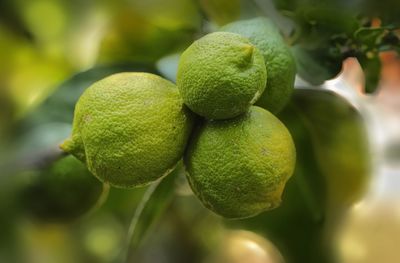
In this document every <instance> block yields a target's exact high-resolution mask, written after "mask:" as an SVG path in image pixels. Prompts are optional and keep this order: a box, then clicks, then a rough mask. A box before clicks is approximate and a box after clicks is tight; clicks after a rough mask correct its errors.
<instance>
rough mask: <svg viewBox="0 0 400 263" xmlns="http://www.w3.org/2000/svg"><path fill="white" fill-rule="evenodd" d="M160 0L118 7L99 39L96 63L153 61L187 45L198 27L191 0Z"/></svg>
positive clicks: (197, 18)
mask: <svg viewBox="0 0 400 263" xmlns="http://www.w3.org/2000/svg"><path fill="white" fill-rule="evenodd" d="M161 2H162V1H160V0H151V1H145V2H143V1H133V3H132V5H131V6H129V7H125V8H124V9H122V10H120V12H119V13H118V15H117V16H115V17H114V19H113V20H112V21H111V23H110V26H109V30H108V31H107V32H106V33H105V35H104V37H103V39H102V41H101V45H100V52H99V63H110V62H111V63H116V62H119V63H121V62H132V61H136V62H137V61H144V62H155V61H156V60H157V59H159V58H161V57H162V56H164V55H166V54H170V53H172V52H176V51H179V50H181V49H183V48H185V47H186V46H188V45H190V43H191V42H192V41H193V39H194V35H195V33H197V32H198V31H199V28H200V19H199V14H198V12H197V9H195V6H194V3H193V2H192V1H188V0H174V1H173V2H171V3H168V4H167V5H166V4H164V3H161ZM185 8H186V9H185Z"/></svg>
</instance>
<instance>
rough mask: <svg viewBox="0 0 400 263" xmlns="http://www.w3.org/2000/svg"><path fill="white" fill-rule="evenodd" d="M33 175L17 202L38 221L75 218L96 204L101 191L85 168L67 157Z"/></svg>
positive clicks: (100, 185) (65, 220)
mask: <svg viewBox="0 0 400 263" xmlns="http://www.w3.org/2000/svg"><path fill="white" fill-rule="evenodd" d="M33 173H34V174H33V175H34V176H32V177H31V178H32V182H30V184H29V185H28V186H27V187H26V188H24V190H23V192H22V194H21V200H20V203H21V204H22V206H23V208H24V210H25V211H26V212H27V213H28V214H29V215H30V216H32V217H33V218H34V219H36V220H40V221H46V222H68V221H71V220H73V219H76V218H77V217H79V216H81V215H83V214H85V213H86V212H88V211H89V210H90V209H91V208H93V207H94V206H95V205H96V204H98V202H99V198H100V196H101V194H102V193H103V191H104V190H105V189H103V184H102V183H101V182H99V180H96V178H94V177H93V176H92V175H91V173H90V172H89V171H88V169H87V168H86V167H85V165H84V164H83V163H82V162H80V161H79V160H77V159H76V158H75V157H73V156H71V155H69V156H65V157H63V158H61V159H60V160H57V161H55V162H53V163H52V164H51V165H49V166H47V167H44V168H43V169H41V170H39V171H33Z"/></svg>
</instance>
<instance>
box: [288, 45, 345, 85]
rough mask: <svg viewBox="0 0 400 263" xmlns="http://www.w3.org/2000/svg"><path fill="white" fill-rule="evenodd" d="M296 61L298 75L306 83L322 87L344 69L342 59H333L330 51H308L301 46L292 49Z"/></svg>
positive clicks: (338, 57)
mask: <svg viewBox="0 0 400 263" xmlns="http://www.w3.org/2000/svg"><path fill="white" fill-rule="evenodd" d="M291 50H292V52H293V55H294V56H295V59H296V66H297V73H298V74H299V75H300V77H301V78H303V79H304V80H305V81H307V82H309V83H310V84H313V85H320V84H322V83H323V82H324V81H325V80H328V79H332V78H334V77H335V76H336V75H337V74H339V72H340V70H341V68H342V58H341V57H340V56H337V57H332V56H331V55H330V54H329V53H328V50H326V49H320V50H308V49H305V48H303V47H302V46H300V45H295V46H293V47H292V48H291Z"/></svg>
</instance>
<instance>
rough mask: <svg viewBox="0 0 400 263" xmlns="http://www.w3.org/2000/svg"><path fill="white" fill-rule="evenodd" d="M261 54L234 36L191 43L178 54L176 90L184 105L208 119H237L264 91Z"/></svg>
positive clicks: (208, 37) (214, 36)
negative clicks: (179, 55) (179, 56)
mask: <svg viewBox="0 0 400 263" xmlns="http://www.w3.org/2000/svg"><path fill="white" fill-rule="evenodd" d="M266 77H267V72H266V68H265V62H264V58H263V56H262V54H261V52H260V51H259V50H258V49H257V48H256V47H255V46H254V45H253V44H251V43H250V41H249V40H248V39H247V38H245V37H242V36H240V35H238V34H233V33H227V32H216V33H211V34H208V35H206V36H204V37H202V38H200V39H199V40H197V41H195V42H194V43H193V44H192V45H191V46H190V47H188V48H187V49H186V50H185V51H184V52H183V54H182V56H181V58H180V61H179V66H178V72H177V86H178V88H179V91H180V93H181V95H182V98H183V100H184V102H185V104H186V105H187V106H188V107H189V108H190V109H191V110H192V111H194V112H195V113H197V114H199V115H201V116H203V117H206V118H208V119H228V118H232V117H235V116H238V115H239V114H241V113H244V112H246V111H247V109H248V108H249V107H250V106H251V105H252V104H253V103H255V102H256V100H257V99H258V98H259V97H260V95H261V93H263V91H264V89H265V83H266Z"/></svg>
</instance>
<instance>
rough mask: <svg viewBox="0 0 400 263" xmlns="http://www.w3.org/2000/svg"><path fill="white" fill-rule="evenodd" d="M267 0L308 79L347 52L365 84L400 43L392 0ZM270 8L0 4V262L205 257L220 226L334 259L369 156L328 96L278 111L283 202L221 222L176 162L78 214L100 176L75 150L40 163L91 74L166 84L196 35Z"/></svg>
mask: <svg viewBox="0 0 400 263" xmlns="http://www.w3.org/2000/svg"><path fill="white" fill-rule="evenodd" d="M273 2H274V3H275V7H276V8H277V10H278V11H279V12H280V13H279V14H281V15H284V16H286V17H288V18H289V19H290V21H292V22H293V25H294V27H293V28H292V33H291V34H290V35H287V36H285V37H286V38H287V41H288V43H289V44H291V45H292V51H293V53H294V54H295V56H296V59H297V63H298V74H299V75H300V76H301V77H302V78H304V79H305V80H306V81H308V82H309V83H311V84H315V85H318V84H321V83H322V82H323V81H325V80H327V79H331V78H333V77H335V76H336V75H337V74H338V73H339V72H340V70H341V65H342V61H343V59H345V58H346V57H349V56H355V57H357V58H358V60H359V62H360V64H361V65H362V67H363V70H364V72H365V74H366V90H367V92H373V91H374V90H375V88H376V86H377V83H378V81H379V77H380V67H381V65H380V61H379V59H378V54H379V52H381V51H385V50H397V51H399V47H400V42H399V35H398V32H397V31H396V29H398V27H399V23H400V20H399V16H398V10H400V6H399V3H398V1H396V0H389V1H372V0H368V1H345V0H340V1H339V0H337V1H327V0H325V1H317V0H274V1H273ZM268 3H270V2H268V1H244V0H242V1H239V0H234V1H226V0H169V1H163V0H149V1H140V0H132V1H123V0H118V1H92V0H85V1H78V0H72V1H66V0H37V1H26V0H15V1H14V0H13V1H11V0H4V1H1V2H0V39H1V41H0V57H1V61H0V159H1V162H0V169H1V171H2V173H1V174H0V209H1V211H2V212H3V213H2V214H3V215H2V216H0V232H1V233H2V234H1V236H0V262H27V263H36V262H40V263H47V262H74V263H76V262H78V263H79V262H84V263H90V262H96V263H102V262H104V263H105V262H110V263H111V262H121V258H124V257H125V256H126V254H128V255H129V256H128V257H129V259H130V260H131V261H132V262H142V263H147V262H151V263H152V262H160V258H162V259H163V260H164V261H163V262H174V263H179V262H207V260H212V259H213V258H214V257H218V255H216V254H215V253H217V252H218V249H220V248H222V250H224V252H226V250H225V249H224V246H225V245H229V244H230V243H229V242H230V241H231V239H232V231H230V230H226V228H228V229H229V228H239V229H248V230H251V231H254V232H256V233H257V234H258V235H257V237H254V238H255V240H257V242H258V244H263V246H264V249H265V247H266V246H267V245H265V244H266V242H267V243H268V241H266V240H265V239H267V238H268V239H269V240H270V241H272V242H273V243H274V244H275V245H276V247H277V249H278V250H279V251H281V253H282V254H283V256H284V258H285V259H286V260H287V262H288V263H290V262H310V263H312V262H318V263H321V262H333V261H334V257H333V255H332V254H331V251H330V249H331V244H330V243H329V242H330V239H329V237H330V231H332V229H333V225H335V223H337V221H336V220H337V219H338V217H339V216H340V212H341V211H342V210H343V209H345V208H346V207H348V206H349V205H350V204H351V203H353V202H354V201H355V200H357V199H358V198H359V196H360V194H361V193H362V191H363V189H364V187H365V184H366V183H367V180H368V176H367V175H368V173H369V164H370V160H369V159H368V147H367V145H368V144H367V139H366V136H365V131H364V127H363V120H361V118H360V116H359V113H358V112H357V111H356V110H355V109H354V108H353V107H352V106H351V105H349V104H348V103H347V102H345V101H344V100H343V99H342V98H341V97H338V96H337V95H334V94H332V93H330V92H327V91H322V90H319V91H318V90H315V89H312V90H311V89H301V90H297V91H296V92H295V95H294V97H293V99H292V101H291V103H290V105H289V106H288V107H287V108H286V109H285V111H284V112H283V113H282V114H281V115H280V116H279V117H280V118H281V120H282V121H283V122H284V123H285V124H286V125H287V127H288V128H289V130H290V132H291V133H292V135H293V138H294V140H295V143H296V148H297V153H298V161H297V166H296V171H295V175H294V176H293V178H292V179H291V180H290V181H289V182H288V184H287V188H286V190H285V194H284V196H283V203H282V206H281V207H280V208H278V209H276V210H273V211H271V212H268V213H263V214H261V215H259V216H257V217H254V218H251V219H246V220H237V221H227V220H224V219H222V218H220V217H217V216H216V215H214V214H212V213H211V212H210V211H208V210H207V209H205V208H204V207H202V206H201V204H200V203H199V202H198V201H197V200H196V198H195V197H193V195H192V194H191V191H190V188H189V187H188V185H187V183H186V181H185V179H182V178H184V177H183V176H182V173H183V171H182V169H183V168H182V167H181V166H179V167H178V168H177V169H176V170H175V171H174V172H173V173H172V174H171V175H169V176H168V177H165V178H164V179H163V180H162V181H161V182H159V184H158V185H151V186H148V187H142V188H137V189H133V190H123V189H115V188H112V189H110V191H109V195H108V198H107V200H105V202H104V204H103V205H102V206H101V207H96V210H94V211H92V213H87V212H89V211H90V208H91V207H92V205H94V203H96V202H97V200H98V197H99V196H100V190H102V185H101V184H100V183H99V182H98V181H97V180H96V179H95V178H94V177H93V176H92V175H90V174H89V173H88V171H87V170H86V169H85V168H84V166H83V165H82V164H81V163H77V162H76V160H75V159H73V158H72V157H65V158H64V159H61V160H59V161H56V163H54V164H51V163H52V162H54V161H55V160H56V158H54V156H53V155H54V154H56V155H57V152H54V149H55V148H56V147H57V144H58V143H59V142H60V141H61V140H62V139H63V138H65V137H66V136H68V134H69V132H70V129H71V122H72V118H73V110H74V106H75V103H76V101H77V99H78V98H79V96H80V95H81V94H82V92H83V91H84V90H85V89H86V88H87V87H89V86H90V85H91V84H92V83H93V82H95V81H97V80H99V79H101V78H103V77H105V76H107V75H110V74H112V73H116V72H121V71H145V72H152V73H155V74H160V72H161V73H162V74H163V75H164V76H165V77H167V78H169V79H171V80H173V79H174V77H175V69H176V65H177V61H178V58H179V53H180V52H181V51H182V50H183V49H184V48H185V47H186V46H187V45H189V44H190V43H191V42H192V41H193V40H194V39H196V38H198V37H199V36H201V34H204V33H205V32H207V31H209V30H210V29H212V27H213V26H216V25H222V24H226V23H228V22H231V21H233V20H236V19H238V18H239V17H242V16H243V15H246V16H256V15H260V14H261V12H262V11H263V10H264V9H259V8H258V5H257V4H266V6H267V7H268V8H269V7H270V5H268ZM271 13H272V11H271ZM271 18H272V17H271ZM376 18H379V19H376ZM210 24H211V26H210ZM278 24H279V23H278ZM171 54H172V55H171ZM160 59H161V60H160ZM156 62H157V69H156V65H155V63H156ZM71 76H72V77H71ZM394 148H395V147H394ZM394 148H393V149H394ZM397 148H398V147H397ZM397 148H396V149H397ZM396 149H395V150H396ZM395 150H393V153H391V154H395V153H396V151H395ZM49 154H50V156H49ZM56 157H57V156H56ZM60 163H61V166H62V167H61V168H60V170H59V169H58V168H57V167H59V164H60ZM89 193H91V194H89ZM150 193H152V194H151V195H150ZM76 203H78V205H76ZM27 215H29V216H27ZM132 217H133V218H132ZM33 218H35V219H33ZM50 222H52V223H50ZM132 222H133V224H132ZM130 226H131V232H130V233H128V232H129V231H128V229H129V227H130ZM233 232H235V231H233ZM239 232H240V231H239ZM250 235H252V234H250ZM254 235H256V234H254ZM237 236H239V235H236V236H235V237H237ZM241 238H243V240H245V239H246V238H247V239H248V238H249V236H241ZM264 238H265V239H264ZM247 239H246V240H247ZM127 240H129V242H132V243H131V244H128V245H127V243H129V242H127ZM264 241H265V242H264ZM228 243H229V244H228ZM243 246H244V245H243ZM240 248H241V247H240V246H238V245H235V246H234V248H233V250H234V251H236V252H238V251H240ZM269 248H270V247H269ZM126 250H128V252H127V251H126ZM220 252H221V251H220ZM224 256H230V255H225V254H224Z"/></svg>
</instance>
